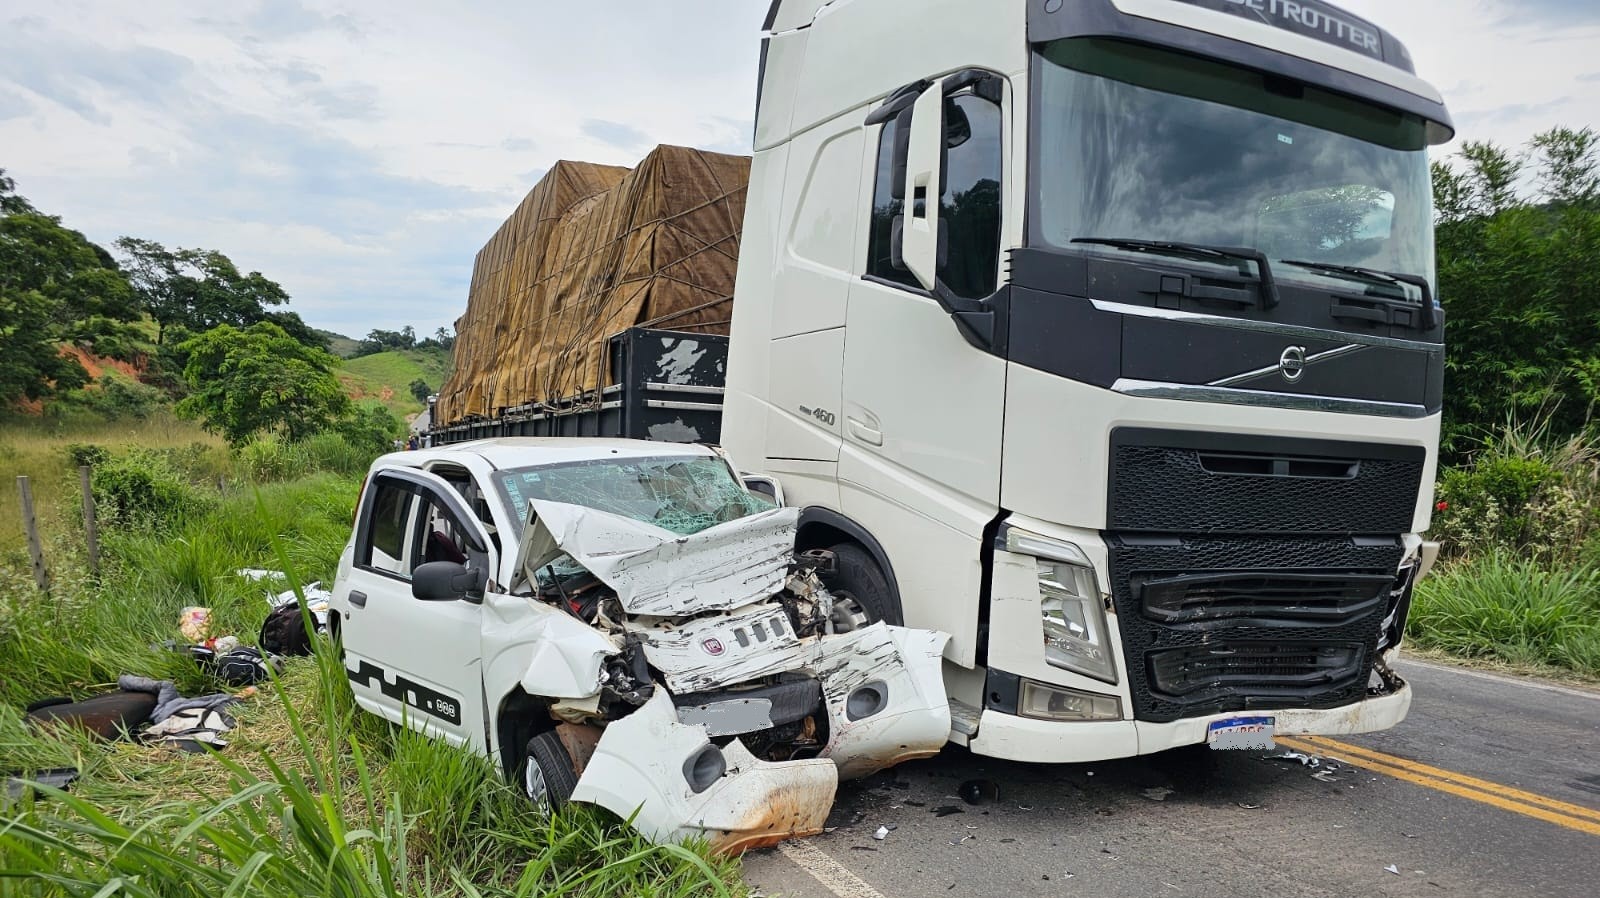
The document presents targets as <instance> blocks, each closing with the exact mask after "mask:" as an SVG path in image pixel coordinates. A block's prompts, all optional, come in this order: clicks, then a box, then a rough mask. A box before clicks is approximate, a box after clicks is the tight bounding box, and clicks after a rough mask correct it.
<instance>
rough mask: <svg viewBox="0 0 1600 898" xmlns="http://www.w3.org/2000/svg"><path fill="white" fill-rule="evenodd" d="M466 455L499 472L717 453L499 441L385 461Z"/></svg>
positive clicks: (643, 445) (676, 447)
mask: <svg viewBox="0 0 1600 898" xmlns="http://www.w3.org/2000/svg"><path fill="white" fill-rule="evenodd" d="M462 454H472V455H477V456H479V457H481V458H483V459H485V460H486V461H488V462H489V464H491V465H493V466H494V467H496V468H522V467H527V466H529V465H548V464H559V463H561V462H573V461H591V460H593V459H597V458H607V457H614V458H651V457H657V458H659V457H660V456H663V455H682V456H712V455H715V454H716V453H714V452H712V450H711V449H710V448H708V447H706V446H701V445H697V444H694V443H659V442H652V441H649V440H621V439H607V438H603V437H496V438H494V439H488V440H473V441H471V442H468V443H453V444H451V445H448V446H435V447H433V448H430V449H419V450H414V451H410V452H397V453H392V454H391V455H388V456H384V458H383V459H382V460H383V461H392V462H394V463H398V464H404V465H421V464H426V463H427V462H430V461H446V460H449V459H450V458H452V457H456V456H459V455H462Z"/></svg>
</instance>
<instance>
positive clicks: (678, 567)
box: [517, 499, 800, 617]
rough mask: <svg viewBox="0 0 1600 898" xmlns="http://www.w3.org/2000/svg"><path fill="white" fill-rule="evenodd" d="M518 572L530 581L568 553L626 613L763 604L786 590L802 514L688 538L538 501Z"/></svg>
mask: <svg viewBox="0 0 1600 898" xmlns="http://www.w3.org/2000/svg"><path fill="white" fill-rule="evenodd" d="M528 511H529V519H528V521H529V522H528V528H527V530H526V531H524V533H523V539H522V546H521V549H520V551H519V553H518V560H517V566H518V569H519V570H520V571H521V572H522V574H523V576H525V577H527V578H528V580H529V582H535V581H536V580H537V575H538V571H539V570H540V569H541V568H543V567H544V566H545V565H547V564H549V563H550V562H551V561H553V560H555V559H556V558H558V557H559V556H561V555H562V554H563V553H565V554H567V555H570V556H571V557H572V559H573V560H574V561H576V562H577V563H578V564H581V565H583V567H584V568H585V569H587V570H588V571H589V573H591V574H594V575H595V576H596V577H598V578H600V580H601V581H603V582H604V583H605V584H606V585H607V586H609V587H611V588H612V589H614V590H616V592H617V598H618V600H619V601H620V602H621V603H622V607H623V610H625V611H626V612H627V613H629V614H636V615H645V616H651V617H684V616H690V615H696V614H701V613H704V612H707V611H728V610H731V609H734V608H740V607H743V606H745V605H749V604H751V603H753V602H762V601H765V600H766V599H768V598H769V597H771V596H772V595H773V594H775V593H777V592H779V591H780V590H782V589H783V586H784V582H785V580H786V578H787V576H788V570H789V563H790V561H791V560H793V557H794V540H795V532H796V528H797V526H798V523H799V520H800V510H799V509H798V508H774V509H771V510H770V511H763V512H759V513H757V514H753V515H749V516H747V517H743V518H739V519H737V520H733V521H728V522H727V523H724V524H718V525H717V526H715V527H711V528H709V529H706V530H702V531H700V532H699V533H694V534H690V535H688V536H684V535H681V534H677V533H673V532H672V531H670V530H665V529H662V528H660V527H657V526H655V525H653V524H646V523H644V522H642V521H636V520H633V519H632V518H627V517H623V516H622V515H617V514H612V513H610V512H605V511H598V510H596V509H593V508H585V507H583V506H581V505H568V504H566V503H563V502H546V501H543V500H539V499H533V500H530V501H529V502H528Z"/></svg>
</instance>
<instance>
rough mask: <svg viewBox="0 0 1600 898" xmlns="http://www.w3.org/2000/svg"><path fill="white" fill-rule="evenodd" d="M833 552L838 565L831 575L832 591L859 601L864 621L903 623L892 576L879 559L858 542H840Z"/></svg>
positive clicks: (832, 549) (872, 622) (866, 622)
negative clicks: (886, 572) (886, 574)
mask: <svg viewBox="0 0 1600 898" xmlns="http://www.w3.org/2000/svg"><path fill="white" fill-rule="evenodd" d="M829 551H830V552H832V553H833V558H834V564H835V568H836V573H835V574H834V575H833V577H832V578H831V579H832V581H833V582H832V585H831V588H832V590H833V591H834V592H836V593H844V594H846V595H848V596H849V597H850V598H852V599H854V600H855V601H856V604H857V605H858V606H860V612H861V616H863V617H864V618H865V620H864V624H875V623H877V622H879V621H883V622H885V623H889V624H893V625H895V626H899V625H900V624H901V623H902V622H903V620H904V619H903V618H902V616H901V614H900V603H899V601H897V600H896V599H895V596H894V592H893V591H892V590H890V588H889V578H888V577H886V576H884V573H883V570H882V569H881V568H879V567H878V562H877V560H876V559H874V558H873V557H872V555H871V554H869V553H868V552H867V550H866V549H863V548H861V547H860V546H858V545H856V544H855V543H840V544H839V545H837V546H834V547H833V548H831V549H829ZM836 620H837V618H836ZM852 629H853V628H852Z"/></svg>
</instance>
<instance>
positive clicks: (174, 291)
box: [116, 237, 324, 346]
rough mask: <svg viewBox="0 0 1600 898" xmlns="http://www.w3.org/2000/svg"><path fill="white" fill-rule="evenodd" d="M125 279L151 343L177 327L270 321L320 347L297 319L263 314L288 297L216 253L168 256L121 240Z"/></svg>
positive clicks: (148, 243)
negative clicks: (146, 321)
mask: <svg viewBox="0 0 1600 898" xmlns="http://www.w3.org/2000/svg"><path fill="white" fill-rule="evenodd" d="M116 245H117V249H118V250H120V251H121V252H122V254H123V257H124V260H125V266H126V268H127V271H128V276H129V278H130V280H131V281H132V282H133V287H134V290H135V292H136V294H137V295H138V297H139V300H140V302H141V303H142V305H143V307H144V310H145V311H146V312H148V313H149V314H150V317H151V318H154V319H155V321H156V327H157V332H156V342H157V343H164V342H165V340H166V332H167V329H168V328H170V327H173V326H181V327H183V328H185V329H187V330H189V331H192V332H196V333H198V332H201V331H207V330H210V329H211V328H214V327H217V326H219V325H223V324H230V325H233V326H234V327H248V326H250V325H252V324H255V323H256V322H258V321H266V320H269V319H273V318H276V319H277V323H279V324H280V325H286V326H285V330H288V331H289V332H290V334H291V335H292V336H295V337H296V338H297V339H300V340H301V341H302V342H305V343H307V345H310V346H322V345H324V344H323V343H322V341H320V340H318V339H317V338H316V337H315V336H314V335H313V334H311V331H310V329H309V328H307V327H306V326H305V323H304V322H302V321H300V319H299V316H295V317H294V318H293V319H292V320H288V319H285V318H284V317H282V316H284V315H287V314H292V313H273V312H268V311H267V307H269V306H281V305H284V304H285V303H287V302H288V301H289V294H288V293H287V292H286V291H285V290H284V289H283V287H282V286H281V285H279V284H278V283H277V282H276V281H273V280H270V279H268V278H267V277H266V276H265V275H263V274H262V273H261V272H259V271H252V272H250V273H249V274H242V273H240V271H239V268H238V266H236V265H234V264H233V260H232V259H229V258H228V257H227V256H226V255H223V254H222V253H220V252H217V251H216V250H204V249H177V250H168V249H167V248H166V247H164V246H162V245H161V244H160V243H157V242H155V241H154V240H141V239H139V238H136V237H121V238H119V239H118V240H117V244H116Z"/></svg>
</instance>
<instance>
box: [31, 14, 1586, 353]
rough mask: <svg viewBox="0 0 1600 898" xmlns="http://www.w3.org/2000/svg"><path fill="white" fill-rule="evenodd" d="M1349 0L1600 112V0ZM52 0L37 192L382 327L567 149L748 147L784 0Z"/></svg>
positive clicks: (1568, 104) (1446, 50) (108, 228)
mask: <svg viewBox="0 0 1600 898" xmlns="http://www.w3.org/2000/svg"><path fill="white" fill-rule="evenodd" d="M974 2H978V0H974ZM983 2H998V0H983ZM1006 2H1022V0H1006ZM1343 5H1345V6H1347V7H1348V8H1349V9H1351V11H1353V12H1356V13H1358V14H1361V15H1365V16H1367V17H1369V18H1371V19H1373V20H1374V21H1376V22H1378V23H1379V24H1381V25H1383V26H1384V27H1385V28H1387V29H1389V30H1391V31H1393V32H1394V33H1395V34H1397V35H1398V36H1400V38H1401V39H1402V40H1404V41H1406V43H1407V44H1408V46H1409V47H1410V48H1411V50H1412V53H1413V55H1414V56H1415V58H1416V60H1417V67H1418V71H1419V73H1420V74H1421V75H1422V76H1423V77H1424V78H1426V79H1428V80H1430V81H1432V82H1434V83H1435V84H1437V85H1438V86H1439V87H1440V89H1441V90H1442V91H1443V92H1444V93H1445V96H1446V99H1447V101H1448V102H1449V103H1450V104H1451V107H1452V109H1453V110H1454V112H1455V115H1456V118H1457V123H1458V125H1459V126H1460V128H1461V136H1462V138H1466V139H1491V140H1494V141H1497V142H1500V143H1503V144H1507V145H1520V144H1522V143H1523V142H1524V141H1525V140H1526V139H1527V138H1528V137H1529V136H1531V135H1532V134H1533V133H1535V132H1537V131H1540V130H1543V129H1545V128H1548V127H1550V126H1552V125H1556V124H1566V125H1572V126H1576V127H1582V126H1584V125H1600V108H1597V103H1596V95H1597V94H1600V54H1596V53H1595V52H1594V51H1595V50H1596V49H1600V13H1597V12H1596V11H1597V10H1600V4H1595V3H1593V0H1529V2H1525V3H1520V4H1514V3H1512V2H1510V0H1414V2H1410V3H1405V4H1397V3H1393V2H1392V0H1344V3H1343ZM35 7H36V9H35V10H34V11H32V12H30V15H29V17H28V18H26V19H24V20H17V19H11V20H10V21H6V20H5V19H6V15H7V14H4V13H0V167H4V168H5V169H7V172H8V174H9V175H11V176H13V177H15V178H16V179H17V180H18V181H19V186H20V188H21V190H22V192H23V193H24V194H25V195H26V196H28V197H29V198H30V199H32V200H33V201H34V202H35V203H36V204H38V205H39V206H41V207H42V208H45V209H47V210H49V211H52V212H55V213H58V214H61V215H63V216H65V218H66V219H67V221H68V223H69V224H70V225H71V226H73V227H76V228H79V229H82V230H84V231H85V232H86V233H88V234H89V235H90V236H91V237H93V238H94V239H96V240H98V241H100V242H102V243H109V242H110V241H111V240H113V239H115V238H116V237H117V236H119V235H122V234H133V235H136V236H141V237H147V238H150V239H155V240H159V241H162V242H164V243H167V244H168V245H182V246H202V247H207V248H215V249H220V250H222V251H223V252H225V253H227V254H228V255H230V256H232V257H233V258H234V260H235V261H236V262H238V263H239V265H240V266H241V267H243V268H245V269H246V270H250V269H259V270H261V271H262V272H264V273H266V274H267V275H268V276H269V277H272V278H274V279H276V280H279V281H280V282H282V283H283V284H284V286H285V287H286V288H287V289H288V290H289V292H290V294H291V295H292V296H293V297H294V302H293V308H294V309H295V310H296V311H298V312H300V314H301V315H303V316H304V317H305V318H306V320H307V321H309V322H311V323H312V324H314V325H316V326H320V327H329V328H332V329H335V330H340V331H343V332H345V333H350V334H354V335H357V336H359V335H361V334H363V333H365V331H366V330H368V329H371V328H373V327H383V328H389V329H393V328H398V327H400V326H402V325H405V324H411V325H414V326H415V327H416V328H417V330H418V331H419V332H431V331H432V330H433V329H434V328H435V327H437V326H439V325H441V324H449V323H450V322H452V321H453V320H454V319H455V318H456V317H457V316H458V315H459V314H460V313H461V311H462V310H463V309H464V307H465V304H466V290H467V281H468V279H469V277H470V274H471V269H472V262H473V257H474V255H475V253H476V252H477V250H478V248H479V247H480V246H481V245H482V244H483V242H484V241H485V240H486V239H487V238H488V236H489V235H490V234H491V233H492V232H493V230H494V228H495V227H496V226H497V225H498V223H499V221H500V220H501V219H502V218H503V217H504V216H505V215H506V214H507V213H508V212H509V211H510V210H511V208H512V207H513V206H514V205H515V203H516V202H517V201H518V200H519V199H520V198H521V196H522V195H523V194H524V193H525V192H526V191H527V190H528V188H529V187H531V186H532V184H533V182H534V181H535V180H536V179H537V178H538V177H539V175H540V174H541V173H542V172H543V171H544V170H546V169H547V168H548V167H549V166H550V165H551V164H553V163H554V162H555V161H556V160H558V159H563V158H567V159H587V160H593V161H597V162H610V163H622V164H630V163H632V162H635V161H637V159H638V157H639V156H640V155H641V153H642V152H643V151H644V150H645V149H647V148H648V147H649V146H650V145H652V144H655V143H677V144H687V145H695V146H703V147H709V148H713V149H719V150H724V151H730V152H747V151H748V147H749V134H750V119H751V115H752V107H753V105H754V102H755V77H756V65H757V57H758V53H759V43H758V34H757V32H758V29H759V27H760V24H761V20H762V18H763V16H764V14H765V12H766V9H767V3H766V2H765V0H759V2H758V0H696V2H693V3H686V2H672V3H667V2H648V3H640V2H625V0H591V2H587V3H582V4H579V3H558V2H555V0H543V2H517V0H496V2H486V3H475V4H456V5H448V6H447V5H445V4H437V3H426V2H422V0H396V2H391V3H384V4H377V3H372V2H355V0H348V2H347V0H268V2H256V3H253V4H249V5H242V4H241V5H237V6H235V5H217V4H209V5H205V6H196V5H194V4H192V3H186V2H183V0H147V2H145V3H141V4H138V5H137V6H132V5H128V4H122V3H114V2H111V0H63V2H59V3H55V4H50V5H45V4H36V5H35ZM457 7H459V8H457Z"/></svg>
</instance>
